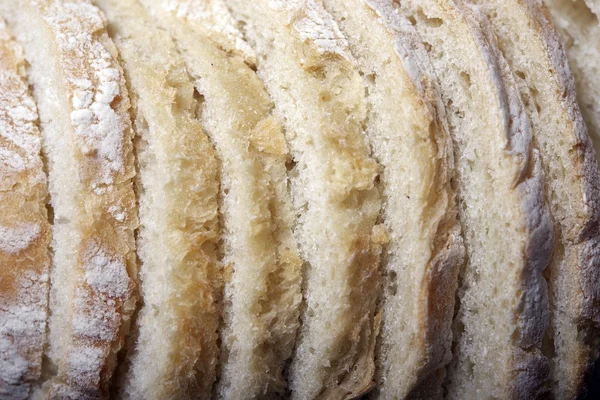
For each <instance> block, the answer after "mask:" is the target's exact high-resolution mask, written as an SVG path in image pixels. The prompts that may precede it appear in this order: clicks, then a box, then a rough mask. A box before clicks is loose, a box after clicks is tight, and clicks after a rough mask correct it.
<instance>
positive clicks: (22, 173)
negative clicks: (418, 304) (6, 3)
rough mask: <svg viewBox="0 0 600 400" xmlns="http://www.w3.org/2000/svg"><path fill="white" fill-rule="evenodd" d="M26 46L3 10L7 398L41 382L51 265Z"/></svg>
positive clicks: (0, 67) (1, 288) (0, 311)
mask: <svg viewBox="0 0 600 400" xmlns="http://www.w3.org/2000/svg"><path fill="white" fill-rule="evenodd" d="M26 68H27V64H26V62H25V60H24V59H23V49H22V48H21V47H20V46H19V45H18V44H17V43H16V42H15V41H14V39H13V38H12V37H11V34H10V32H9V31H8V29H7V27H6V23H5V22H4V20H2V19H1V18H0V209H1V210H2V212H1V213H0V265H2V267H1V268H0V398H2V399H26V398H29V397H31V396H32V394H33V391H34V390H35V389H36V388H37V387H38V386H39V380H40V377H41V373H42V354H43V350H44V344H45V343H46V322H47V318H48V290H49V289H50V285H49V277H48V275H49V270H50V253H49V246H50V239H51V235H50V224H49V222H48V213H47V211H46V198H47V196H48V186H47V181H46V174H45V173H44V165H43V162H42V157H41V154H40V153H41V134H40V131H39V129H38V126H37V122H38V112H37V108H36V105H35V103H34V101H33V97H32V96H31V93H30V92H29V87H28V85H27V76H26Z"/></svg>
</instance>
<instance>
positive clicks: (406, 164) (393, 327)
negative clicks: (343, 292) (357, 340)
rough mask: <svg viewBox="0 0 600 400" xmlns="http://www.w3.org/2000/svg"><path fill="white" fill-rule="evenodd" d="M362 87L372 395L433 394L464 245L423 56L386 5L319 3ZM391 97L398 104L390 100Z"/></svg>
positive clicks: (372, 1) (377, 1) (436, 97)
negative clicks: (376, 219)
mask: <svg viewBox="0 0 600 400" xmlns="http://www.w3.org/2000/svg"><path fill="white" fill-rule="evenodd" d="M324 4H325V8H326V9H327V10H328V11H330V12H331V13H332V15H333V16H334V17H335V19H336V21H337V22H338V24H339V26H340V29H341V30H342V32H343V33H344V35H345V36H346V38H347V39H348V42H349V45H350V50H351V51H352V53H353V55H354V56H356V58H357V60H358V62H359V65H360V69H361V74H362V75H363V76H364V77H365V85H366V88H367V99H368V113H369V120H368V121H369V122H368V125H367V134H368V136H369V142H370V145H371V148H372V149H373V153H374V155H375V156H376V157H377V160H378V161H379V162H380V164H381V165H382V172H381V184H382V187H383V201H384V211H383V214H382V219H383V221H384V224H385V226H386V230H387V234H388V235H389V237H390V240H389V243H388V244H387V245H386V246H385V247H384V256H383V273H384V276H385V281H384V292H383V298H382V302H383V306H382V315H383V320H382V331H381V337H380V339H379V340H380V344H379V347H378V352H377V360H378V361H377V368H378V373H377V376H378V379H377V384H378V388H377V390H376V395H375V396H373V397H379V398H406V397H408V396H411V395H416V394H417V393H418V392H420V388H419V385H420V384H421V383H425V382H427V384H428V385H430V384H431V382H432V381H436V380H437V382H438V383H437V385H438V387H439V388H441V385H440V383H441V379H443V376H444V372H445V366H446V364H447V363H448V362H449V361H450V358H451V356H452V353H451V344H452V331H451V324H452V316H453V313H454V296H455V291H456V286H457V278H458V270H459V267H460V264H461V263H462V261H463V253H464V248H463V245H462V238H461V236H460V228H459V226H458V222H457V211H458V209H457V204H456V198H455V193H454V189H453V188H452V187H451V179H452V177H453V173H454V164H453V160H454V159H453V150H452V141H451V139H450V136H449V132H448V125H447V121H446V114H445V106H444V105H443V103H442V100H441V97H440V94H439V90H438V84H437V76H436V75H435V73H434V72H433V69H432V66H431V63H430V60H429V55H428V54H427V52H426V50H425V47H424V46H423V44H422V43H421V40H420V38H419V37H418V35H417V33H416V31H415V30H414V28H413V27H412V26H411V25H410V23H409V22H408V20H407V19H405V18H404V17H403V16H401V15H400V14H399V13H398V12H397V11H396V10H394V8H393V6H392V1H388V0H351V1H342V0H325V1H324ZM393 98H396V99H398V101H391V99H393Z"/></svg>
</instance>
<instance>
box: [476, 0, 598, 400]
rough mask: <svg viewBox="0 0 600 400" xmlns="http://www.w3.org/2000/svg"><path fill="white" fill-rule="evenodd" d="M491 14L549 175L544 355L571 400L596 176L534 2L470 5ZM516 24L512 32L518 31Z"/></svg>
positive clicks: (561, 67)
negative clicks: (550, 238)
mask: <svg viewBox="0 0 600 400" xmlns="http://www.w3.org/2000/svg"><path fill="white" fill-rule="evenodd" d="M472 1H473V2H474V3H476V4H480V5H481V6H482V7H481V9H482V10H483V11H484V12H485V13H486V14H487V15H488V16H490V21H491V23H492V25H493V26H494V30H495V32H496V34H497V36H498V42H499V44H500V48H501V50H502V52H503V53H504V54H505V55H506V58H507V60H508V62H509V64H510V66H511V68H512V69H513V71H515V73H516V75H517V76H519V77H521V79H522V82H523V85H521V88H522V97H523V100H524V103H525V104H526V106H527V111H528V114H529V116H530V119H531V121H532V125H533V131H534V138H535V141H536V142H537V144H538V146H539V148H540V153H541V156H542V161H543V166H544V169H545V172H546V176H547V177H548V182H547V186H546V187H547V194H546V198H547V199H549V203H550V206H551V211H552V214H553V217H554V220H555V222H556V227H555V229H556V232H557V241H556V242H557V243H556V244H557V248H556V249H555V251H554V255H553V259H552V261H551V263H550V267H549V271H548V273H549V275H548V276H549V288H550V304H551V318H550V322H551V323H550V328H551V329H550V331H549V332H548V338H547V339H548V347H551V346H553V347H554V348H553V349H548V350H547V353H548V354H549V355H551V356H552V358H551V360H552V363H551V369H552V381H553V382H552V390H553V393H554V396H555V397H556V398H560V399H563V398H564V399H568V398H576V397H577V396H578V395H579V393H580V392H581V390H582V389H583V387H582V385H583V378H584V375H585V372H586V371H587V370H588V368H589V367H590V366H591V363H593V361H594V360H595V358H597V356H598V345H599V344H600V339H599V335H600V331H599V329H600V268H599V267H600V264H599V261H598V260H599V257H600V250H598V248H599V245H600V231H599V229H600V224H599V218H600V192H599V188H600V172H599V170H598V165H597V162H596V160H595V158H594V151H593V148H592V144H591V141H590V138H589V137H588V135H587V129H586V126H585V123H584V121H583V118H582V116H581V113H580V110H579V106H578V104H577V101H576V98H575V84H574V81H573V77H572V75H571V72H570V69H569V65H568V62H567V57H566V54H565V51H564V49H563V47H562V44H561V43H560V38H559V36H558V33H557V32H556V31H555V29H554V27H553V26H552V23H551V22H550V16H549V13H548V11H547V9H546V8H545V7H544V6H543V4H542V2H541V0H510V1H504V0H502V1H498V0H485V1H478V0H472ZM517 27H519V29H517Z"/></svg>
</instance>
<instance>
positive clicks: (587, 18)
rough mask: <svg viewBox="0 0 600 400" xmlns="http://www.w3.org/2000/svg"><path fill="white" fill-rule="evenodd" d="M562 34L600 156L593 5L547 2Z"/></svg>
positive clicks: (599, 26) (598, 31) (599, 66)
mask: <svg viewBox="0 0 600 400" xmlns="http://www.w3.org/2000/svg"><path fill="white" fill-rule="evenodd" d="M545 3H546V5H547V6H548V8H549V10H550V13H551V14H552V18H553V20H554V23H555V26H556V27H557V29H558V31H559V33H560V34H561V39H562V42H563V44H564V46H565V50H566V53H567V56H568V58H569V65H570V67H571V71H572V72H573V75H574V76H575V88H576V89H577V101H578V103H579V106H580V107H581V113H582V114H583V118H584V120H585V122H586V125H587V128H588V133H589V135H590V137H591V139H592V143H593V144H594V148H595V151H596V159H598V157H600V85H599V84H598V76H600V41H599V40H598V38H599V37H600V23H599V21H598V15H600V9H599V10H598V13H597V14H594V13H593V12H592V10H593V9H592V8H591V7H592V3H591V2H590V3H589V4H588V5H587V6H586V2H585V1H584V0H576V1H572V0H545ZM599 7H600V6H599Z"/></svg>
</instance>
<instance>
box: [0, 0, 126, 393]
mask: <svg viewBox="0 0 600 400" xmlns="http://www.w3.org/2000/svg"><path fill="white" fill-rule="evenodd" d="M0 5H1V9H2V11H3V12H4V13H5V15H6V16H7V18H8V19H9V25H10V26H11V27H12V29H13V32H14V33H15V35H16V37H17V39H18V41H19V42H20V43H21V44H22V45H23V46H24V48H25V55H26V59H27V61H28V62H29V63H30V64H31V69H30V82H31V83H32V84H33V88H34V96H35V99H36V101H37V104H38V108H39V114H40V126H41V131H42V135H43V138H44V140H43V143H44V153H45V155H46V157H47V160H48V170H49V188H50V194H51V204H52V207H53V211H54V231H53V244H52V247H53V253H54V254H53V260H52V261H53V267H52V275H51V283H52V288H51V293H50V308H51V312H52V315H51V318H50V335H49V346H50V348H49V358H50V360H51V362H52V364H53V365H54V368H53V369H54V371H53V372H52V376H50V377H49V381H48V384H47V385H46V388H47V389H48V390H49V391H50V396H53V397H56V398H72V399H82V398H103V397H106V396H107V391H108V386H109V381H110V378H111V376H112V373H113V370H114V368H115V364H116V355H117V352H118V351H119V349H120V348H121V347H122V344H123V341H124V337H125V334H126V332H127V331H128V328H129V325H130V318H131V314H132V313H133V311H134V308H135V300H136V295H135V291H136V284H135V279H136V275H137V271H136V257H135V253H134V248H135V243H134V236H133V231H134V229H135V228H136V226H137V216H136V211H135V196H134V192H133V185H132V177H133V176H134V174H135V171H134V167H133V152H132V143H131V140H132V136H133V131H132V129H131V123H130V119H129V114H128V112H127V111H128V109H129V100H128V96H127V91H126V89H125V81H124V78H123V73H122V71H121V68H120V66H119V65H118V63H117V58H116V51H115V49H114V46H113V44H112V42H111V41H110V39H109V38H108V34H107V32H106V20H105V18H104V15H103V14H102V13H101V12H100V11H99V10H98V9H97V8H96V7H94V6H92V5H91V4H90V3H89V2H88V1H84V0H30V1H29V0H19V1H16V2H15V1H3V2H1V3H0Z"/></svg>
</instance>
